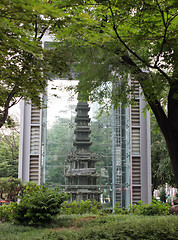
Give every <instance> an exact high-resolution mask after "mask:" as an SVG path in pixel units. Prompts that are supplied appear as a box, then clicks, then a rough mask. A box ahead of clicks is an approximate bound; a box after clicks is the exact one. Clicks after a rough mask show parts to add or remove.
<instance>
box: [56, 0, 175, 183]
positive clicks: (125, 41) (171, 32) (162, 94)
mask: <svg viewBox="0 0 178 240" xmlns="http://www.w3.org/2000/svg"><path fill="white" fill-rule="evenodd" d="M68 14H69V16H70V17H71V16H73V19H74V20H73V22H70V23H68V29H67V32H66V35H65V30H66V28H64V29H63V30H64V31H63V32H62V33H63V39H64V38H66V41H67V44H68V42H69V41H71V44H73V46H74V47H76V46H78V49H77V50H78V51H76V54H75V57H76V61H77V62H78V65H76V64H75V67H76V68H77V69H78V70H79V69H80V73H81V74H80V76H79V78H80V82H79V85H78V88H77V91H79V92H80V93H81V96H83V98H84V99H85V100H86V99H90V100H93V99H97V100H98V101H100V102H104V101H103V99H106V98H107V99H109V100H110V101H108V102H107V104H106V106H107V105H108V103H110V104H111V105H114V106H115V107H117V106H118V104H119V103H120V102H123V103H125V104H126V102H129V101H128V100H130V99H128V98H129V95H128V93H130V92H132V91H133V86H131V87H130V85H129V81H128V74H130V76H131V77H133V78H134V79H135V81H138V82H139V84H140V85H141V87H142V91H143V93H144V96H145V99H146V101H147V102H148V104H149V107H150V108H151V110H152V111H153V113H154V115H155V117H156V120H157V122H158V125H159V127H160V129H161V131H162V133H163V136H164V138H165V140H166V144H167V147H168V152H169V156H170V159H171V164H172V167H173V172H174V175H175V179H176V184H177V185H178V125H177V122H178V78H177V76H178V68H177V61H178V57H177V56H178V54H177V46H178V45H177V35H176V32H177V15H178V14H177V2H176V1H175V0H169V1H167V0H151V1H150V0H145V1H143V0H137V1H135V0H127V1H126V0H96V1H94V0H89V1H87V0H86V1H78V5H77V6H75V7H73V8H70V9H68ZM59 29H60V31H59V33H58V35H57V36H58V37H59V38H60V36H61V35H60V34H61V26H60V28H59ZM56 31H57V30H56ZM67 35H68V36H70V39H69V38H67ZM65 36H66V37H65ZM79 47H80V49H79ZM79 51H80V54H78V53H79ZM81 70H82V71H81ZM118 76H121V77H122V81H119V82H120V84H117V88H115V89H114V90H113V88H112V87H111V84H108V82H111V83H114V82H118V80H119V77H118ZM126 96H127V97H126ZM165 105H166V107H165V108H164V106H165ZM165 109H166V110H165Z"/></svg>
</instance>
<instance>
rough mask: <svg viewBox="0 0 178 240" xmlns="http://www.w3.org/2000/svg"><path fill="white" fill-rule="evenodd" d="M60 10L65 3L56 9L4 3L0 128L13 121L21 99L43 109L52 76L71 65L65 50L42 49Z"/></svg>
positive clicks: (36, 1)
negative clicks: (11, 112) (12, 111)
mask: <svg viewBox="0 0 178 240" xmlns="http://www.w3.org/2000/svg"><path fill="white" fill-rule="evenodd" d="M56 10H58V16H59V15H60V14H61V15H62V13H63V12H64V11H63V9H62V3H61V4H60V2H59V3H58V6H57V7H56V8H54V6H53V5H52V3H50V1H45V0H31V1H29V0H23V1H22V0H19V1H15V0H3V1H1V3H0V39H1V41H0V49H1V51H0V65H1V70H0V127H2V126H3V124H4V123H5V122H6V121H7V122H8V121H9V119H10V117H9V116H8V112H9V108H11V107H12V106H14V105H15V104H16V103H17V102H18V101H19V100H20V99H21V98H23V99H25V100H26V101H29V100H31V101H32V102H33V103H34V104H35V105H36V106H37V107H40V105H41V95H40V94H42V93H44V90H45V87H46V82H47V81H46V80H47V79H49V78H50V73H55V74H58V75H60V74H61V72H63V71H65V70H66V68H67V66H68V64H66V62H67V61H66V59H65V61H63V58H64V55H63V54H62V50H61V51H57V52H56V51H55V50H54V47H53V48H48V49H46V50H44V49H43V48H42V38H43V36H44V34H45V33H46V32H47V31H50V27H51V26H53V20H54V19H56ZM58 22H59V20H58ZM60 53H61V54H60ZM56 54H58V60H57V61H55V59H56ZM65 57H67V58H68V59H69V56H65ZM54 63H55V64H54Z"/></svg>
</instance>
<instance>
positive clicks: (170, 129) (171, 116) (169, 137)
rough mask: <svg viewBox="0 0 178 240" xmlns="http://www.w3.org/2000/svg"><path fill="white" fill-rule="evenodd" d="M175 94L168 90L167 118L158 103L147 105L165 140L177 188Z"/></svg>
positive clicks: (177, 101)
mask: <svg viewBox="0 0 178 240" xmlns="http://www.w3.org/2000/svg"><path fill="white" fill-rule="evenodd" d="M175 93H176V90H174V89H173V88H170V91H169V96H168V117H167V116H166V114H165V113H164V111H163V109H162V107H161V105H160V103H159V102H157V101H155V102H154V103H149V104H150V107H151V109H152V111H153V113H154V115H155V117H156V119H157V122H158V125H159V127H160V129H161V131H162V133H163V135H164V138H165V140H166V143H167V148H168V152H169V156H170V160H171V164H172V168H173V172H174V176H175V181H176V186H177V187H178V99H176V98H175V95H174V94H175Z"/></svg>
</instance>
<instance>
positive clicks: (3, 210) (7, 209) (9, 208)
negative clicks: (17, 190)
mask: <svg viewBox="0 0 178 240" xmlns="http://www.w3.org/2000/svg"><path fill="white" fill-rule="evenodd" d="M15 206H16V203H14V202H11V203H9V204H8V205H6V204H3V205H2V206H0V220H1V221H11V220H12V219H13V209H14V207H15Z"/></svg>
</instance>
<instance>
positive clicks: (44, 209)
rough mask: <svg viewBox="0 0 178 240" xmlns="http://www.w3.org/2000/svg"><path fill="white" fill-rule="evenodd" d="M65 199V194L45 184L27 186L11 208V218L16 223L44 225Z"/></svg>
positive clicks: (49, 220)
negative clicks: (18, 200) (17, 202)
mask: <svg viewBox="0 0 178 240" xmlns="http://www.w3.org/2000/svg"><path fill="white" fill-rule="evenodd" d="M66 199H67V195H66V194H61V193H59V190H58V189H54V190H51V189H49V188H47V187H46V186H45V185H43V186H38V185H32V186H29V187H27V188H26V191H25V192H24V193H23V196H22V197H21V199H20V203H19V204H16V206H15V207H14V209H13V219H14V220H15V222H17V223H23V224H28V225H36V226H37V225H44V224H45V223H49V222H51V221H52V219H53V217H54V216H55V215H56V214H58V213H59V210H60V206H61V204H62V203H63V202H64V201H65V200H66Z"/></svg>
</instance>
